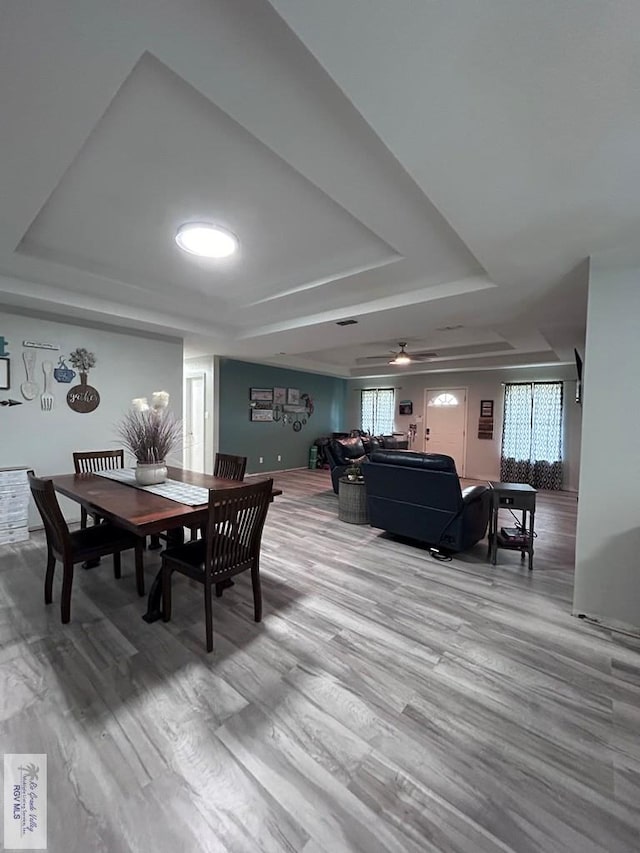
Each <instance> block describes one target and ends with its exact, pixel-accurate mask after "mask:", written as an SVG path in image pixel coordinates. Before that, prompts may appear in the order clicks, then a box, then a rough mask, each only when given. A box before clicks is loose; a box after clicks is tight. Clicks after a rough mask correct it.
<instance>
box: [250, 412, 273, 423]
mask: <svg viewBox="0 0 640 853" xmlns="http://www.w3.org/2000/svg"><path fill="white" fill-rule="evenodd" d="M250 417H251V420H252V421H258V422H262V423H266V422H268V421H273V409H251V410H250Z"/></svg>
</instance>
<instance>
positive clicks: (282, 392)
mask: <svg viewBox="0 0 640 853" xmlns="http://www.w3.org/2000/svg"><path fill="white" fill-rule="evenodd" d="M273 402H274V403H275V405H276V406H284V404H285V403H286V402H287V389H286V388H274V389H273Z"/></svg>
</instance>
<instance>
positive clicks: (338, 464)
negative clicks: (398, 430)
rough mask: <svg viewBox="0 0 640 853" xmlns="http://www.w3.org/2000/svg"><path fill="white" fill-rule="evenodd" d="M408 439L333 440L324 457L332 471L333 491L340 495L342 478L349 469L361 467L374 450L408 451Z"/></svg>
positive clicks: (329, 441) (391, 436)
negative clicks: (339, 489)
mask: <svg viewBox="0 0 640 853" xmlns="http://www.w3.org/2000/svg"><path fill="white" fill-rule="evenodd" d="M406 447H407V439H402V438H397V437H396V436H394V435H378V436H369V435H356V436H351V437H350V438H331V439H329V440H328V441H327V443H326V445H325V447H324V456H325V458H326V460H327V462H328V463H329V468H330V469H331V482H332V484H333V491H334V492H335V493H336V494H338V483H339V481H340V477H344V475H345V473H346V471H347V468H350V467H351V466H352V465H361V464H362V463H363V462H364V461H365V459H367V458H368V456H369V454H370V453H372V452H373V451H374V450H379V449H381V448H385V449H406Z"/></svg>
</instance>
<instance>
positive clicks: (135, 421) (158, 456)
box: [118, 391, 182, 485]
mask: <svg viewBox="0 0 640 853" xmlns="http://www.w3.org/2000/svg"><path fill="white" fill-rule="evenodd" d="M118 435H119V436H120V438H121V439H122V442H123V444H124V445H125V447H126V448H127V450H129V451H130V452H131V453H132V454H133V455H134V456H135V458H136V461H137V463H138V468H137V470H136V477H137V478H138V481H139V482H143V480H146V482H145V485H151V482H150V481H149V478H150V477H151V478H152V481H153V482H154V483H158V482H164V480H166V478H167V468H166V460H167V457H168V456H169V454H170V453H171V452H172V451H173V450H174V449H175V448H176V447H177V446H178V445H179V444H180V442H181V439H182V423H181V421H179V420H178V419H177V418H176V417H175V415H174V414H173V413H172V412H171V410H170V409H169V394H168V393H167V392H166V391H154V392H153V394H152V395H151V405H149V402H148V401H147V398H146V397H136V398H135V399H133V400H132V401H131V410H130V411H128V412H127V413H126V415H125V416H124V417H123V419H122V421H121V422H120V424H119V426H118ZM147 466H149V468H148V470H140V469H141V468H142V469H145V468H147ZM151 467H153V468H154V470H153V471H152V470H150V468H151Z"/></svg>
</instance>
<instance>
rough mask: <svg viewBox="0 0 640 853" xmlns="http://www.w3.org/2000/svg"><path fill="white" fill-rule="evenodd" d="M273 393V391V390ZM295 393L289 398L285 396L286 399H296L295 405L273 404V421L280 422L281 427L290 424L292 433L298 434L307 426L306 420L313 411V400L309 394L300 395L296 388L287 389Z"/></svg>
mask: <svg viewBox="0 0 640 853" xmlns="http://www.w3.org/2000/svg"><path fill="white" fill-rule="evenodd" d="M274 391H275V389H274ZM288 391H295V394H294V395H292V396H291V397H290V396H289V394H287V397H286V399H287V400H289V399H294V400H295V399H296V397H297V399H298V402H297V403H275V402H274V404H273V420H274V421H282V426H287V425H288V424H291V426H292V427H293V431H294V432H300V430H301V429H302V427H303V426H306V425H307V421H308V419H309V418H310V417H311V415H312V414H313V411H314V405H313V399H312V397H311V396H310V395H309V394H306V393H305V394H301V393H300V392H299V391H298V389H297V388H289V389H288Z"/></svg>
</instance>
